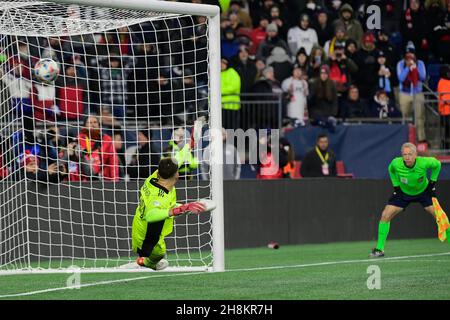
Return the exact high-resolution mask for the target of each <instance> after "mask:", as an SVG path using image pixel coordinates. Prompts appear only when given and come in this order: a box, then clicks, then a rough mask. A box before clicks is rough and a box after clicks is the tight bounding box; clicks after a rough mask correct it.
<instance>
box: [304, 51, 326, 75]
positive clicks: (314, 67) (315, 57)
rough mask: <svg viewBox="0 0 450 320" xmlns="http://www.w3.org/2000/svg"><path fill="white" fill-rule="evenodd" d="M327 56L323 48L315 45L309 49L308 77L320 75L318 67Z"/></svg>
mask: <svg viewBox="0 0 450 320" xmlns="http://www.w3.org/2000/svg"><path fill="white" fill-rule="evenodd" d="M326 60H327V56H326V54H325V51H324V49H323V48H322V47H321V46H319V45H315V46H314V47H313V48H312V50H311V55H310V56H309V71H308V78H309V79H310V80H311V79H317V78H318V77H319V76H320V67H321V66H322V65H323V64H325V62H326Z"/></svg>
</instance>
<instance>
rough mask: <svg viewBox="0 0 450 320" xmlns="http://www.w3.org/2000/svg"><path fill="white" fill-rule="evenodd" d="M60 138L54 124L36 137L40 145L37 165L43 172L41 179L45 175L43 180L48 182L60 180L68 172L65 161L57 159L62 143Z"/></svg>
mask: <svg viewBox="0 0 450 320" xmlns="http://www.w3.org/2000/svg"><path fill="white" fill-rule="evenodd" d="M60 138H61V137H60V133H59V128H58V127H57V126H54V127H50V128H49V129H47V131H46V132H44V133H43V134H41V135H39V137H38V139H37V144H39V146H40V148H39V154H38V165H39V169H40V170H42V172H43V173H44V175H43V176H41V179H42V178H44V176H46V177H45V181H48V182H55V183H56V182H59V181H62V180H63V179H64V178H65V177H66V176H67V173H68V168H67V162H63V161H60V160H59V153H60V148H61V147H62V145H63V141H61V139H60Z"/></svg>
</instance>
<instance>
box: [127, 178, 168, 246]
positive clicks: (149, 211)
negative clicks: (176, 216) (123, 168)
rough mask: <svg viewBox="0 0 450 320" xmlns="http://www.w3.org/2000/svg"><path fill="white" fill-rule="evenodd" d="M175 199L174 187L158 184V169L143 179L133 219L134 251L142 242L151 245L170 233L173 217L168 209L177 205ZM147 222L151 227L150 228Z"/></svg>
mask: <svg viewBox="0 0 450 320" xmlns="http://www.w3.org/2000/svg"><path fill="white" fill-rule="evenodd" d="M176 201H177V195H176V190H175V187H174V188H172V190H170V191H169V190H167V189H166V188H164V187H163V186H160V185H159V184H158V170H156V171H155V172H154V173H153V174H152V175H151V176H150V177H148V178H147V179H146V180H145V182H144V185H143V186H142V188H141V196H140V201H139V206H138V207H137V209H136V214H135V215H134V219H133V226H132V248H133V251H134V252H137V249H138V248H139V249H141V248H142V246H143V244H144V242H147V245H151V246H152V247H153V246H154V245H155V244H156V242H157V241H159V240H162V239H164V237H165V236H167V235H169V234H170V233H172V229H173V217H169V209H172V208H174V207H176V206H177V203H176ZM149 224H152V225H153V227H152V228H150V227H149ZM150 229H151V232H150Z"/></svg>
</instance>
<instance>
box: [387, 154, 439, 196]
mask: <svg viewBox="0 0 450 320" xmlns="http://www.w3.org/2000/svg"><path fill="white" fill-rule="evenodd" d="M428 170H431V176H430V179H431V180H432V181H436V180H437V178H438V176H439V172H440V171H441V162H440V161H439V160H437V159H436V158H432V157H417V158H416V163H415V164H414V166H413V167H412V168H408V167H407V166H406V165H405V163H404V161H403V158H402V157H397V158H395V159H394V160H392V162H391V164H390V165H389V175H390V177H391V181H392V184H393V186H394V187H400V189H401V190H402V192H403V193H405V194H407V195H410V196H415V195H418V194H420V193H422V192H424V191H425V189H426V188H427V186H428V178H427V171H428Z"/></svg>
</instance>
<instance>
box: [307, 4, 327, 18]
mask: <svg viewBox="0 0 450 320" xmlns="http://www.w3.org/2000/svg"><path fill="white" fill-rule="evenodd" d="M321 3H322V0H307V1H306V6H305V10H304V12H305V13H306V14H307V15H308V16H310V17H315V16H317V15H318V14H319V13H320V12H325V11H324V10H323V8H322V7H321V5H320V4H321Z"/></svg>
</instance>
